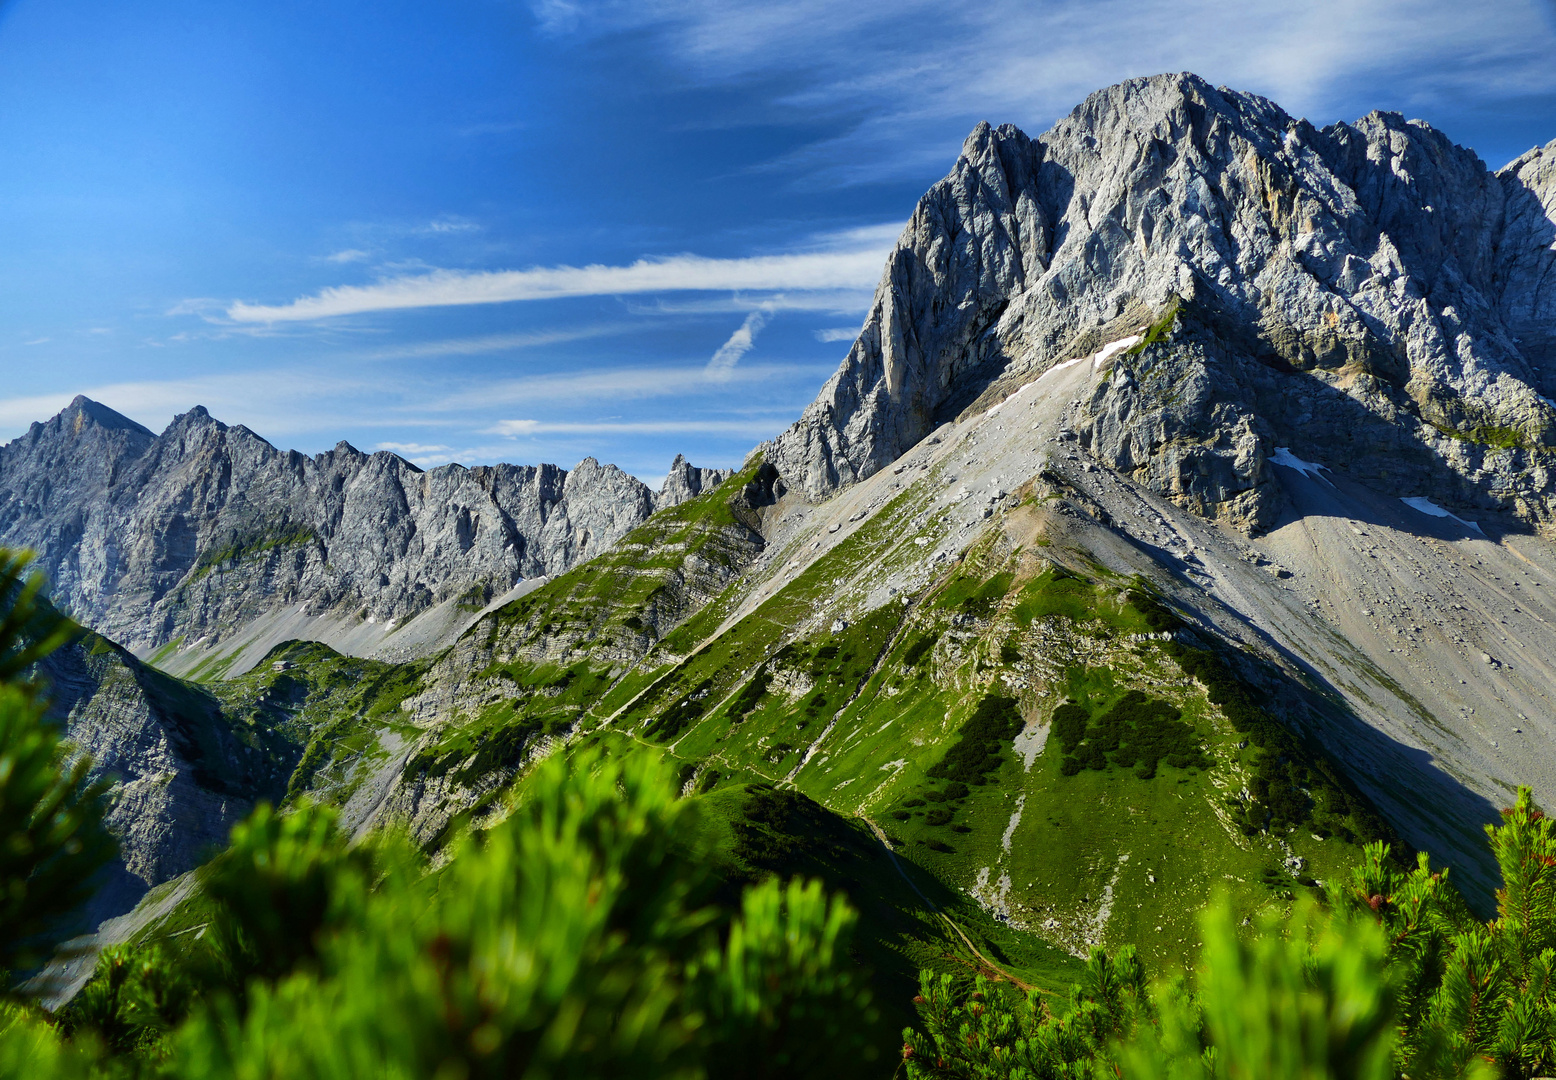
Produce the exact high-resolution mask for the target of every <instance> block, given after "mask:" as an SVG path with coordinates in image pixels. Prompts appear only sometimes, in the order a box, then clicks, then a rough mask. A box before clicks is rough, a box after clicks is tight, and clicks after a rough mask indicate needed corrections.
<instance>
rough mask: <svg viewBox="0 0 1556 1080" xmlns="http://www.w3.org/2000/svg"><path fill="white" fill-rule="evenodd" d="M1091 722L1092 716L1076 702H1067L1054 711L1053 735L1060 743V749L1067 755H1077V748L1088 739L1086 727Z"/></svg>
mask: <svg viewBox="0 0 1556 1080" xmlns="http://www.w3.org/2000/svg"><path fill="white" fill-rule="evenodd" d="M1090 722H1091V714H1090V713H1088V712H1087V711H1086V710H1085V709H1083V708H1081V707H1080V706H1079V705H1076V704H1075V703H1074V702H1066V703H1065V704H1063V705H1060V706H1059V707H1058V708H1057V709H1055V710H1054V716H1053V723H1052V728H1051V733H1052V735H1053V737H1054V738H1055V739H1056V740H1057V741H1058V743H1059V749H1061V750H1063V751H1064V752H1065V753H1066V754H1073V753H1075V748H1076V747H1077V746H1079V745H1080V744H1081V740H1082V739H1084V738H1085V737H1086V725H1087V724H1088V723H1090Z"/></svg>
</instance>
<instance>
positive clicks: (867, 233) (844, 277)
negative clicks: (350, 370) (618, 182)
mask: <svg viewBox="0 0 1556 1080" xmlns="http://www.w3.org/2000/svg"><path fill="white" fill-rule="evenodd" d="M888 229H889V230H890V235H893V236H894V235H895V232H896V227H895V226H872V227H870V228H865V229H855V230H850V231H848V232H846V233H842V234H834V235H831V236H827V237H823V238H819V240H818V241H817V242H815V243H813V244H812V245H811V246H810V249H809V250H804V251H796V252H789V253H785V254H778V255H753V256H748V257H745V258H731V259H711V258H706V257H704V256H701V255H674V256H669V257H666V258H655V259H639V260H638V261H637V262H634V263H632V264H630V265H628V266H601V265H591V266H547V267H533V268H531V269H528V270H489V271H460V270H434V271H432V272H430V273H425V274H414V275H404V276H399V277H390V278H385V279H383V280H381V281H378V282H375V283H374V284H372V285H340V286H335V287H332V288H328V289H324V290H322V291H320V292H318V293H315V294H314V295H313V296H305V297H302V298H300V299H297V300H293V301H292V302H290V303H286V304H249V303H244V302H242V301H239V302H237V303H233V304H231V305H229V306H228V307H227V309H226V314H227V317H228V318H230V319H233V320H234V321H236V322H246V323H271V322H294V321H309V320H314V319H327V318H332V317H335V316H340V315H355V314H361V313H363V312H372V311H395V310H402V309H406V308H426V307H448V306H457V305H466V304H498V303H511V302H513V301H518V300H555V299H561V298H564V297H576V296H617V295H627V294H632V293H661V292H686V291H702V292H731V291H764V292H781V291H786V290H793V291H809V290H838V289H855V290H857V289H865V288H869V287H870V286H871V285H873V284H874V283H875V281H876V279H877V278H879V276H880V273H881V264H882V261H883V260H884V259H885V257H886V253H887V251H888V250H889V249H890V241H888V240H886V239H885V237H886V236H887V235H888V232H887V230H888ZM181 306H182V305H181Z"/></svg>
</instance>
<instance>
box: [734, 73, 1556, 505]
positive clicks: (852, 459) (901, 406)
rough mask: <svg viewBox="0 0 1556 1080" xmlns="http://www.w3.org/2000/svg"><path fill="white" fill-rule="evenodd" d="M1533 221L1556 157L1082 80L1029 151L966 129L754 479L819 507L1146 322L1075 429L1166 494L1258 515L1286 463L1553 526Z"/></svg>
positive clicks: (1548, 229)
mask: <svg viewBox="0 0 1556 1080" xmlns="http://www.w3.org/2000/svg"><path fill="white" fill-rule="evenodd" d="M1553 222H1556V144H1553V145H1552V146H1548V147H1545V148H1544V149H1542V150H1537V151H1533V152H1531V153H1530V154H1527V155H1525V156H1524V157H1523V158H1520V159H1519V160H1518V161H1515V162H1513V163H1512V164H1510V165H1509V166H1508V167H1507V168H1505V169H1503V170H1502V171H1501V172H1500V173H1497V174H1493V173H1492V172H1490V171H1489V170H1488V169H1487V168H1486V167H1485V165H1484V164H1483V163H1482V162H1481V161H1480V160H1479V159H1478V158H1477V157H1476V156H1475V155H1474V154H1473V153H1472V152H1470V151H1468V150H1465V149H1463V148H1462V147H1458V146H1455V145H1453V144H1452V143H1451V142H1449V140H1448V139H1447V138H1446V137H1444V136H1443V135H1442V134H1441V133H1439V132H1437V131H1435V130H1433V129H1432V128H1431V127H1429V126H1428V125H1426V124H1424V123H1421V122H1419V121H1406V120H1404V118H1402V117H1400V116H1398V115H1397V114H1387V113H1372V114H1370V115H1368V116H1366V117H1364V118H1363V119H1361V120H1359V121H1357V122H1356V123H1355V124H1336V125H1333V126H1331V127H1328V128H1325V129H1323V130H1318V129H1315V128H1314V127H1313V126H1312V125H1310V124H1308V123H1307V122H1306V121H1301V120H1295V119H1293V118H1291V117H1290V116H1288V115H1287V114H1286V113H1284V112H1283V111H1282V110H1281V109H1280V108H1279V107H1278V106H1276V105H1275V104H1273V103H1272V102H1269V101H1267V100H1265V99H1263V98H1259V97H1255V96H1253V95H1249V94H1241V93H1236V92H1233V91H1229V90H1225V89H1221V90H1218V89H1216V88H1213V87H1211V86H1210V85H1208V84H1207V83H1205V82H1204V81H1203V80H1201V79H1198V78H1197V77H1195V76H1192V75H1164V76H1157V77H1154V78H1149V79H1135V80H1131V81H1129V82H1126V83H1122V84H1120V85H1118V86H1114V87H1110V88H1108V89H1106V90H1102V91H1099V92H1097V93H1096V94H1093V95H1092V96H1091V97H1089V98H1087V100H1086V101H1085V102H1084V103H1082V104H1081V105H1080V106H1079V107H1078V108H1077V109H1076V110H1075V111H1074V112H1073V113H1071V114H1070V115H1069V116H1068V117H1066V118H1065V119H1063V120H1061V121H1060V122H1059V123H1058V124H1056V125H1055V126H1054V127H1053V128H1052V129H1051V130H1050V131H1048V132H1047V133H1045V134H1044V135H1043V136H1042V137H1040V138H1038V139H1031V138H1029V137H1027V136H1026V135H1024V134H1023V133H1022V132H1020V131H1018V130H1017V129H1015V128H1013V127H1010V126H1008V125H1007V126H1003V127H999V128H991V127H990V126H988V125H987V124H981V125H979V126H978V128H977V129H975V130H974V131H973V133H972V134H971V135H970V136H969V137H968V139H967V142H966V144H965V145H964V147H963V149H962V154H961V156H960V157H959V158H958V159H957V162H956V164H955V166H954V167H953V168H952V170H951V173H950V175H948V176H947V177H946V178H945V179H944V180H942V181H941V182H940V183H939V184H937V185H935V187H934V188H933V189H931V191H930V192H929V193H928V194H927V195H925V197H924V198H923V199H922V200H921V202H920V203H919V206H918V208H917V210H916V211H915V213H914V215H913V218H912V220H911V221H910V222H909V224H908V227H907V228H906V229H905V230H904V232H903V234H902V237H901V238H900V239H899V241H898V244H897V247H896V249H895V250H894V251H893V253H892V255H891V256H890V258H889V260H888V263H887V268H886V272H885V274H884V275H883V277H882V280H881V283H880V286H879V287H878V289H877V292H876V297H875V301H874V306H873V308H872V311H871V314H870V316H869V318H868V319H867V321H866V324H865V327H864V330H863V332H862V333H861V335H860V337H859V339H858V340H857V341H856V342H855V344H854V346H853V348H852V350H851V351H850V352H849V355H848V357H847V358H846V359H845V360H844V362H843V364H842V365H841V366H840V367H839V369H838V371H837V373H836V374H835V375H834V376H833V377H832V379H831V380H830V381H829V382H828V383H827V384H826V386H825V387H824V388H823V389H822V392H821V394H820V395H819V396H818V398H817V399H816V401H815V402H814V403H812V405H811V406H810V407H809V408H807V410H806V411H805V414H804V415H803V416H802V418H801V419H800V421H799V422H798V423H796V424H795V425H794V426H793V427H792V428H790V429H789V430H788V431H786V432H785V433H784V434H783V435H781V436H779V437H778V439H776V440H775V441H774V442H773V443H772V444H770V445H769V446H767V447H766V448H765V449H766V451H767V460H768V461H770V462H772V463H774V464H776V465H777V466H778V468H779V470H780V472H781V473H782V474H783V475H784V477H785V479H786V480H788V481H789V483H790V485H791V486H793V487H797V488H800V489H801V490H803V491H804V492H805V493H806V494H807V495H808V496H809V497H810V498H812V499H816V498H821V497H824V496H825V495H827V494H829V493H831V492H832V491H835V490H836V489H837V488H839V487H840V486H843V485H846V484H848V483H850V482H853V481H854V480H856V479H858V478H861V477H863V476H867V475H869V474H870V473H872V472H874V471H875V470H877V469H879V468H880V467H881V466H882V465H884V464H886V463H887V462H889V461H891V460H893V459H895V458H896V457H897V456H898V455H900V454H901V453H902V452H903V451H904V450H906V449H907V448H908V447H910V446H912V445H913V444H914V443H915V442H916V441H918V440H919V439H921V438H922V437H923V436H924V435H926V434H927V433H928V432H929V431H930V430H931V429H932V427H933V426H934V425H935V424H937V423H939V422H942V421H943V420H946V419H950V418H953V417H954V416H955V415H957V414H958V413H960V412H962V411H963V410H964V409H965V408H967V407H968V406H969V405H971V404H973V403H974V402H975V401H978V399H979V398H980V395H981V396H982V400H983V403H992V401H993V400H994V399H997V398H998V397H999V396H1000V395H1001V394H1002V393H1005V392H1009V391H1010V390H1012V389H1014V388H1016V387H1018V386H1019V385H1021V384H1022V383H1024V382H1029V381H1031V380H1032V379H1034V378H1037V377H1038V376H1040V375H1041V374H1042V372H1044V371H1046V370H1047V369H1048V368H1050V367H1052V366H1053V365H1054V364H1056V363H1059V362H1063V361H1066V360H1069V359H1072V358H1077V357H1086V356H1088V355H1092V354H1095V353H1096V352H1097V351H1098V350H1099V349H1100V348H1101V347H1102V346H1103V345H1105V344H1107V343H1109V342H1112V341H1117V340H1119V339H1122V338H1125V337H1128V336H1133V335H1136V334H1138V333H1140V332H1141V331H1142V330H1144V329H1145V328H1146V327H1147V326H1150V325H1152V324H1154V323H1158V322H1160V325H1158V326H1157V327H1156V333H1155V334H1154V335H1153V340H1152V342H1151V343H1150V344H1149V345H1148V346H1146V347H1144V348H1137V349H1135V350H1133V351H1130V352H1122V351H1120V352H1119V353H1116V354H1114V355H1110V356H1108V357H1106V358H1104V359H1103V360H1102V361H1101V362H1102V363H1111V364H1114V365H1115V366H1116V368H1117V373H1116V375H1115V378H1114V379H1113V380H1112V381H1111V382H1110V383H1109V385H1108V387H1107V388H1106V389H1105V390H1104V391H1103V392H1101V393H1100V394H1098V395H1097V396H1096V397H1095V398H1094V399H1093V400H1090V401H1088V402H1085V403H1081V407H1080V408H1079V410H1078V411H1077V414H1076V416H1075V423H1076V427H1077V429H1078V431H1079V433H1080V435H1081V437H1082V439H1083V441H1085V442H1086V443H1087V444H1088V445H1089V446H1090V447H1091V449H1092V451H1093V453H1094V454H1096V455H1097V456H1099V457H1100V458H1102V459H1103V460H1104V461H1105V462H1107V463H1108V464H1111V465H1113V466H1114V467H1116V468H1118V469H1120V470H1121V471H1124V472H1127V473H1129V474H1131V475H1132V476H1134V477H1135V478H1136V479H1139V480H1141V481H1143V482H1145V483H1147V484H1148V485H1149V486H1151V487H1152V488H1153V489H1155V490H1157V491H1160V492H1162V493H1164V494H1168V495H1171V496H1172V497H1173V498H1174V499H1175V500H1176V501H1178V502H1180V504H1182V505H1185V506H1189V507H1191V508H1193V509H1195V510H1196V511H1198V512H1200V513H1203V514H1206V515H1209V516H1213V517H1220V518H1224V519H1226V520H1229V521H1232V522H1235V523H1236V524H1238V525H1240V526H1242V527H1244V528H1247V529H1252V530H1257V529H1259V528H1262V527H1264V526H1266V525H1267V524H1268V523H1269V522H1270V521H1271V520H1272V519H1273V517H1274V515H1275V513H1276V512H1278V509H1279V495H1278V491H1277V489H1276V487H1275V486H1274V485H1272V484H1271V483H1270V477H1269V472H1268V467H1267V465H1266V462H1267V460H1268V457H1269V455H1270V454H1271V453H1272V452H1273V450H1274V448H1275V447H1276V446H1277V445H1279V446H1287V445H1289V446H1291V447H1293V449H1294V450H1296V451H1297V452H1298V453H1299V454H1305V455H1307V456H1310V457H1312V458H1314V459H1316V460H1319V461H1322V462H1324V463H1325V464H1327V465H1330V466H1331V467H1334V468H1341V469H1348V470H1349V471H1351V472H1352V473H1353V474H1354V475H1356V476H1357V477H1358V478H1361V479H1365V480H1367V481H1368V482H1369V483H1377V482H1381V483H1383V484H1385V486H1390V485H1391V486H1394V487H1399V488H1400V490H1399V491H1398V492H1397V494H1400V495H1414V494H1423V493H1434V494H1436V495H1438V496H1441V497H1445V498H1448V499H1451V500H1454V501H1459V502H1462V503H1467V504H1470V505H1474V506H1477V507H1479V508H1481V509H1483V510H1485V509H1502V510H1505V511H1508V512H1510V513H1512V514H1514V515H1516V516H1518V517H1520V518H1522V519H1524V520H1525V521H1528V522H1533V523H1537V524H1541V525H1545V526H1549V525H1550V524H1551V523H1552V521H1553V520H1556V504H1553V502H1552V488H1551V475H1550V471H1549V470H1550V450H1551V448H1552V447H1556V405H1553V404H1552V403H1551V401H1550V400H1549V397H1550V393H1551V389H1552V385H1553V380H1556V360H1553V342H1556V249H1553V247H1552V240H1553V238H1556V237H1553V231H1556V225H1553ZM1180 308H1181V311H1179V316H1178V318H1176V319H1165V320H1164V316H1166V315H1167V314H1168V313H1169V311H1171V310H1176V309H1180ZM1406 488H1409V490H1405V489H1406Z"/></svg>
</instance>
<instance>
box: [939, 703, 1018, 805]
mask: <svg viewBox="0 0 1556 1080" xmlns="http://www.w3.org/2000/svg"><path fill="white" fill-rule="evenodd" d="M1021 727H1022V720H1021V712H1020V709H1019V708H1018V705H1017V702H1016V699H1015V698H1008V697H999V696H997V695H994V694H990V695H988V696H987V697H985V698H984V699H983V700H982V701H980V702H978V707H977V708H976V709H974V710H973V714H972V716H971V717H969V718H968V720H967V721H966V722H965V723H964V724H962V726H961V728H960V729H959V731H958V733H957V735H958V737H957V741H956V742H955V744H953V745H952V747H951V748H950V749H949V750H947V751H946V753H945V756H944V757H943V758H941V759H940V760H939V761H938V762H936V763H935V764H934V765H931V766H930V768H929V775H930V776H932V777H934V778H936V779H942V778H943V779H947V780H954V781H956V782H958V783H961V784H982V783H983V782H984V779H985V777H986V776H987V775H988V774H989V773H991V772H994V771H996V770H997V769H999V767H1000V762H1001V760H1002V756H1003V754H1004V750H1005V746H1006V745H1007V744H1008V743H1009V742H1010V740H1011V739H1013V738H1015V737H1016V735H1018V734H1019V733H1020V732H1021Z"/></svg>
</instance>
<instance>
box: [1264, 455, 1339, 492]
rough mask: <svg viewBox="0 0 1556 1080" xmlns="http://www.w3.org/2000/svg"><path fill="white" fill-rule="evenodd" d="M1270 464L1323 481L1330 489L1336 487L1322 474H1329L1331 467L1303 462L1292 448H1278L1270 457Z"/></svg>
mask: <svg viewBox="0 0 1556 1080" xmlns="http://www.w3.org/2000/svg"><path fill="white" fill-rule="evenodd" d="M1270 464H1272V465H1284V466H1286V468H1288V469H1295V470H1296V471H1297V472H1299V473H1301V474H1302V475H1303V476H1311V477H1312V478H1313V479H1314V480H1322V481H1323V482H1324V483H1326V484H1329V486H1330V487H1334V484H1332V483H1330V481H1329V478H1328V477H1327V476H1323V475H1321V474H1320V471H1322V472H1328V471H1329V466H1327V465H1319V464H1318V463H1317V462H1312V461H1303V460H1302V459H1301V458H1299V457H1297V455H1296V454H1293V453H1292V452H1291V448H1290V447H1287V446H1277V447H1276V448H1275V453H1273V454H1271V455H1270Z"/></svg>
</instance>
